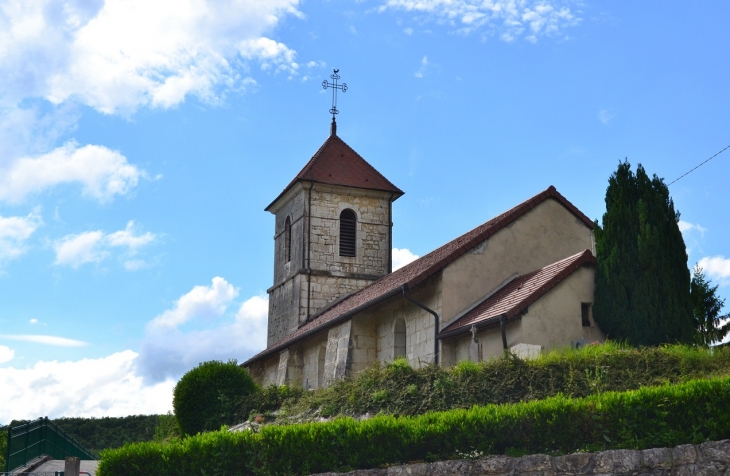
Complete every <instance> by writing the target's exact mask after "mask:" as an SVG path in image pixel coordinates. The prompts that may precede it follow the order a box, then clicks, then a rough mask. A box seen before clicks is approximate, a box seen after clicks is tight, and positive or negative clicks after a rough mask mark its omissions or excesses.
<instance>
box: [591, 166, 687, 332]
mask: <svg viewBox="0 0 730 476" xmlns="http://www.w3.org/2000/svg"><path fill="white" fill-rule="evenodd" d="M678 222H679V212H676V211H675V210H674V202H673V201H672V199H671V197H670V196H669V189H668V188H667V186H666V184H664V181H663V180H662V179H660V178H658V177H657V176H656V175H654V177H653V178H649V176H648V175H647V174H646V171H645V170H644V168H643V167H642V166H641V164H639V166H638V167H637V168H636V175H634V174H633V173H632V172H631V164H629V163H628V161H624V162H622V163H619V166H618V170H617V171H616V172H614V173H613V174H612V175H611V177H610V178H609V180H608V189H607V190H606V213H605V214H604V215H603V224H602V226H601V227H599V226H596V258H597V261H598V266H597V267H596V289H595V305H594V312H593V314H594V318H595V320H596V322H597V323H598V325H599V326H600V327H601V329H602V330H603V331H604V332H606V333H607V334H608V336H609V337H610V338H612V339H616V340H626V341H628V342H629V343H630V344H631V345H636V346H639V345H657V344H661V343H666V342H692V341H693V339H694V337H695V330H694V322H693V313H692V303H691V300H690V295H689V290H690V274H689V270H688V269H687V252H686V251H685V245H684V240H683V239H682V233H681V232H680V231H679V226H678ZM596 225H598V224H597V223H596Z"/></svg>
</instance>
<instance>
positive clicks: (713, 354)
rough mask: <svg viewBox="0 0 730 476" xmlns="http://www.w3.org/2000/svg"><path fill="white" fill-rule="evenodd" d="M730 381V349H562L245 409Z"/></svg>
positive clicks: (300, 416) (468, 403)
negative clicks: (720, 378) (728, 378)
mask: <svg viewBox="0 0 730 476" xmlns="http://www.w3.org/2000/svg"><path fill="white" fill-rule="evenodd" d="M725 375H730V349H727V348H725V349H715V350H708V349H703V348H697V347H687V346H665V347H651V348H642V349H634V348H630V347H626V346H622V345H619V344H616V343H608V344H604V345H600V346H589V347H586V348H584V349H581V350H577V351H575V350H570V349H565V350H559V351H554V352H551V353H548V354H546V355H543V356H541V357H540V358H538V359H535V360H527V361H525V360H521V359H518V358H516V357H513V356H505V357H502V358H498V359H493V360H490V361H487V362H482V363H479V364H474V363H470V362H462V363H461V364H460V365H457V366H456V367H454V368H449V369H444V368H439V367H436V366H426V367H423V368H421V369H418V370H414V369H411V368H410V367H409V366H408V365H407V363H406V362H404V361H402V360H401V361H396V362H393V363H391V364H389V365H386V366H379V365H375V366H372V367H370V368H369V369H367V370H365V371H363V372H361V373H359V374H357V375H356V376H354V377H353V378H351V379H347V380H343V381H340V382H338V383H336V384H335V385H333V386H332V387H330V388H326V389H320V390H316V391H308V392H305V391H301V390H297V389H288V388H285V387H284V388H282V387H268V388H265V389H263V390H262V392H260V393H259V394H258V395H256V396H254V397H253V398H250V399H249V400H247V401H246V402H244V403H243V405H242V408H241V419H246V418H248V417H251V416H253V415H255V414H258V413H261V414H264V415H268V416H273V415H276V418H277V420H279V421H281V422H292V421H304V420H309V419H314V418H316V417H320V416H322V417H332V416H335V415H344V416H356V415H362V414H365V413H371V414H378V413H382V414H395V415H418V414H423V413H425V412H428V411H440V410H448V409H453V408H470V407H472V406H473V405H487V404H492V403H515V402H522V401H534V400H541V399H545V398H548V397H551V396H555V395H558V394H561V395H564V396H567V397H586V396H588V395H592V394H597V393H601V392H608V391H625V390H635V389H638V388H641V387H647V386H657V385H663V384H667V383H670V384H676V383H681V382H687V381H689V380H693V379H703V378H711V377H718V376H725Z"/></svg>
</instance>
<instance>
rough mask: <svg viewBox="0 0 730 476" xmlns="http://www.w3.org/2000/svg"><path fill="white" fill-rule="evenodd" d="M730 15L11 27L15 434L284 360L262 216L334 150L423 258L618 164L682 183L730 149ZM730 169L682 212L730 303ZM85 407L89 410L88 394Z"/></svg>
mask: <svg viewBox="0 0 730 476" xmlns="http://www.w3.org/2000/svg"><path fill="white" fill-rule="evenodd" d="M728 14H730V6H729V5H728V4H727V3H726V2H719V1H718V2H703V3H701V4H697V5H694V4H693V5H688V4H687V3H686V2H682V3H680V2H621V3H618V4H617V3H615V2H597V1H585V2H577V1H559V0H542V1H534V0H490V1H486V2H477V1H474V0H451V1H448V2H447V1H445V0H420V1H415V0H366V1H346V0H342V1H319V0H308V1H297V0H271V1H254V0H249V1H233V0H229V1H217V2H212V1H208V2H206V1H204V0H175V1H172V0H170V1H156V2H149V1H146V0H133V1H121V0H96V1H94V2H88V1H81V0H76V1H74V0H69V1H66V2H62V1H51V0H43V1H37V2H20V1H8V0H3V1H0V302H1V303H2V305H1V306H0V388H2V389H3V391H2V392H0V422H7V421H9V420H10V419H12V418H35V417H39V416H44V415H49V416H51V417H57V416H90V415H95V416H103V415H126V414H136V413H153V412H164V411H167V410H169V409H170V408H171V404H170V402H171V389H172V386H173V385H174V382H175V381H176V379H177V378H179V377H180V375H181V374H182V373H183V372H185V371H186V370H188V369H189V368H191V367H193V366H195V365H196V364H197V363H198V362H200V361H204V360H210V359H213V358H218V359H228V358H236V359H238V360H239V361H242V360H245V359H246V358H248V357H249V356H251V355H252V354H253V353H255V352H257V351H258V350H260V349H262V348H263V346H264V345H265V320H266V309H267V307H266V306H267V303H266V292H265V290H266V289H267V288H268V287H269V286H271V284H272V266H273V246H272V245H273V240H272V236H273V217H272V216H271V215H270V214H268V213H266V212H264V210H263V209H264V207H265V206H266V205H268V203H270V201H271V200H272V199H273V198H275V197H276V196H277V195H278V194H279V192H280V191H281V190H282V188H283V187H284V186H285V185H286V184H287V183H288V182H289V180H291V178H292V177H293V176H294V175H295V174H296V173H297V172H298V171H299V170H300V168H301V167H302V166H303V165H304V164H305V163H306V161H307V160H308V159H309V158H310V157H311V156H312V154H313V153H314V152H315V151H316V150H317V148H318V147H319V145H320V144H321V143H322V142H323V141H324V140H325V139H326V137H327V135H328V133H329V122H330V116H329V114H328V112H327V111H328V109H329V108H330V95H329V94H328V93H326V92H324V91H323V90H322V86H321V82H322V81H323V80H325V79H329V75H330V74H331V72H332V69H333V68H339V69H340V75H341V77H342V81H345V82H346V83H347V84H348V87H349V89H348V91H347V93H345V94H341V95H340V97H339V109H340V114H339V116H338V135H340V137H342V138H343V139H344V140H345V141H346V142H348V143H349V144H350V145H351V146H352V147H353V148H354V149H355V150H357V151H358V152H359V153H360V154H361V155H362V156H363V157H365V158H366V159H367V160H368V161H369V162H370V163H372V164H373V165H374V166H375V167H376V168H377V169H378V170H380V171H381V172H382V173H383V174H384V175H385V176H386V177H388V178H389V179H390V180H391V181H392V182H393V183H395V184H396V185H397V186H398V187H400V188H401V189H403V190H404V191H405V192H406V194H405V195H404V196H403V197H402V198H400V199H399V200H398V201H397V202H396V203H395V205H394V223H395V226H394V231H393V233H394V236H393V245H394V247H395V248H397V250H396V252H395V254H394V256H395V257H396V258H398V259H399V260H401V261H407V260H408V259H411V258H413V257H414V256H421V255H423V254H425V253H427V252H428V251H430V250H432V249H433V248H435V247H437V246H439V245H441V244H443V243H444V242H446V241H448V240H450V239H452V238H454V237H456V236H458V235H459V234H461V233H463V232H465V231H467V230H469V229H471V228H472V227H474V226H476V225H478V224H480V223H482V222H484V221H486V220H488V219H489V218H491V217H493V216H494V215H496V214H498V213H500V212H502V211H504V210H506V209H508V208H510V207H512V206H514V205H516V204H517V203H519V202H521V201H523V200H525V199H527V198H529V197H530V196H532V195H534V194H536V193H538V192H540V191H541V190H543V189H545V188H547V187H548V186H549V185H554V186H556V187H557V189H558V190H559V191H560V192H561V193H563V195H565V196H566V197H567V198H568V199H569V200H571V201H572V202H573V203H574V204H575V205H576V206H578V207H579V208H580V209H581V210H582V211H583V212H584V213H586V214H587V215H588V216H590V217H591V218H599V219H600V217H601V215H602V214H603V212H604V210H605V207H604V203H603V198H604V194H605V189H606V185H607V180H608V177H609V175H610V174H611V172H612V171H614V170H615V169H616V166H617V164H618V162H619V161H620V160H623V159H624V158H627V159H628V160H629V161H630V162H631V163H632V164H634V165H636V164H638V163H642V164H643V165H644V167H645V168H646V170H647V171H648V172H649V173H651V174H654V173H656V174H657V175H659V176H660V177H664V178H665V179H666V181H667V182H671V181H672V180H674V179H676V178H677V177H679V176H681V175H682V174H683V173H685V172H686V171H688V170H689V169H691V168H692V167H694V166H696V165H697V164H699V163H700V162H702V161H704V160H706V159H707V158H709V157H710V156H712V155H713V154H715V153H716V152H718V151H719V150H721V149H723V148H724V147H726V146H728V145H730V134H728V131H727V125H728V122H729V119H730V95H728V94H727V85H728V84H730V67H729V66H728V64H730V63H729V62H728V59H729V58H728V50H727V45H728V44H730V31H728V29H727V28H726V25H725V24H724V22H725V20H726V19H727V18H728ZM729 176H730V151H728V152H726V153H724V154H721V155H719V156H718V157H716V158H715V159H713V160H712V161H710V162H708V163H707V164H705V165H704V166H702V167H701V168H699V169H697V170H696V171H694V172H693V173H691V174H690V175H688V176H686V177H684V178H682V179H681V180H680V181H678V182H677V183H675V184H673V185H672V186H671V187H670V191H671V193H672V196H673V198H674V201H675V205H676V207H677V208H678V209H679V210H680V211H681V213H682V222H681V227H682V229H683V233H684V236H685V241H686V243H687V247H688V253H689V263H688V265H689V266H692V265H693V264H694V263H697V262H701V263H702V264H703V265H704V266H705V269H706V271H707V274H708V275H709V276H710V277H711V278H712V280H713V282H714V283H716V284H719V285H720V286H721V287H720V293H721V294H722V295H723V296H724V297H727V296H730V292H729V291H730V287H729V286H730V247H729V246H728V241H727V239H726V237H727V236H728V234H730V211H729V210H728V206H727V205H728V199H727V195H726V193H725V191H726V189H727V185H726V184H727V180H728V177H729ZM69 381H72V382H75V383H74V385H75V386H76V388H78V393H77V394H70V393H69V392H68V391H67V389H68V382H69Z"/></svg>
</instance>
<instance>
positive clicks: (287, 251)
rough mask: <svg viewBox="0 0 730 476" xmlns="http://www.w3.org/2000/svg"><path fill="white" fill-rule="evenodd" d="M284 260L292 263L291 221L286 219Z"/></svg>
mask: <svg viewBox="0 0 730 476" xmlns="http://www.w3.org/2000/svg"><path fill="white" fill-rule="evenodd" d="M284 258H285V262H286V263H288V262H289V261H291V220H290V219H289V217H286V222H284Z"/></svg>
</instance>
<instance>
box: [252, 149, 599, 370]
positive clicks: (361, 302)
mask: <svg viewBox="0 0 730 476" xmlns="http://www.w3.org/2000/svg"><path fill="white" fill-rule="evenodd" d="M340 140H341V139H340ZM343 143H344V141H343ZM348 147H349V146H348ZM363 160H364V159H363ZM548 199H554V200H557V201H558V202H559V203H560V204H561V205H563V206H564V207H565V208H566V209H567V210H568V211H570V212H571V213H573V214H574V215H575V216H576V217H577V218H578V219H580V220H581V221H582V222H583V223H584V224H585V225H586V226H587V227H589V228H590V229H593V227H594V223H593V221H591V219H590V218H588V217H587V216H586V215H585V214H583V212H581V211H580V210H578V208H577V207H576V206H575V205H573V204H572V203H571V202H570V201H568V199H566V198H565V197H564V196H563V195H561V194H560V192H558V191H557V189H556V188H555V187H554V186H553V185H550V186H549V187H548V188H546V189H545V190H543V191H541V192H540V193H538V194H536V195H534V196H532V197H530V198H528V199H527V200H525V201H523V202H522V203H519V204H518V205H516V206H514V207H512V208H510V209H509V210H507V211H504V212H502V213H500V214H499V215H497V216H495V217H494V218H492V219H490V220H488V221H486V222H484V223H482V224H481V225H478V226H476V227H474V228H472V229H471V230H469V231H467V232H466V233H463V234H462V235H460V236H457V237H456V238H454V239H452V240H451V241H449V242H447V243H445V244H443V245H441V246H440V247H438V248H436V249H435V250H433V251H431V252H429V253H427V254H425V255H423V256H422V257H420V258H418V259H417V260H415V261H413V262H411V263H409V264H407V265H405V266H403V267H402V268H400V269H397V270H395V271H393V272H392V273H389V274H387V275H385V276H383V277H382V278H380V279H378V280H377V281H375V282H373V283H371V284H369V285H368V286H366V287H364V288H362V289H360V290H359V291H356V292H354V293H352V295H350V296H349V297H348V298H346V299H343V300H342V301H340V302H339V303H336V304H335V305H333V306H332V307H331V308H330V309H328V310H326V311H325V312H323V313H322V314H320V315H319V316H318V317H317V318H316V319H313V320H310V321H309V322H307V323H305V324H304V325H303V326H301V327H299V328H298V329H297V330H296V331H294V332H293V333H291V334H289V335H287V336H284V337H282V338H281V339H279V341H277V342H275V343H274V344H272V345H271V346H269V347H267V348H266V349H265V350H263V351H262V352H260V353H259V354H256V355H255V356H253V357H251V358H250V359H249V360H248V361H246V362H245V363H244V365H249V364H250V363H252V362H253V361H255V360H257V359H259V358H262V357H264V356H265V355H268V354H269V353H271V352H275V351H276V350H278V349H279V348H284V347H285V346H286V345H288V344H289V343H292V342H294V341H297V340H299V339H302V338H304V337H305V336H306V335H309V334H310V333H311V332H315V331H318V330H320V329H321V328H324V327H325V326H328V325H330V326H332V325H335V324H336V323H337V322H339V319H341V318H342V319H344V318H346V317H347V316H349V315H351V314H352V313H354V312H359V310H362V309H365V308H367V307H369V306H370V305H373V304H375V303H376V302H379V299H381V298H383V296H386V295H389V293H394V292H395V291H396V290H398V289H400V287H401V286H402V285H403V284H407V285H408V287H409V288H413V287H415V286H417V285H418V284H420V283H422V282H423V281H425V280H426V279H428V278H430V277H431V276H433V275H434V274H436V273H437V272H439V271H440V270H441V269H443V268H444V267H446V266H447V265H448V264H449V263H451V262H452V261H454V260H455V259H457V258H459V257H460V256H462V255H463V254H464V253H466V252H468V251H469V250H470V249H472V248H474V247H475V246H476V245H477V244H479V243H480V242H482V241H484V240H485V239H487V238H489V237H490V236H492V235H494V234H495V233H497V232H498V231H500V230H501V229H503V228H504V227H505V226H507V225H509V224H510V223H512V222H513V221H515V220H517V219H518V218H520V217H522V216H523V215H525V214H526V213H527V212H529V211H530V210H532V209H533V208H535V207H536V206H538V205H539V204H541V203H542V202H544V201H545V200H548ZM589 253H590V251H589ZM578 254H581V253H578ZM574 256H577V255H574ZM518 279H519V278H518ZM367 293H371V294H372V295H371V296H368V295H367Z"/></svg>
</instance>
